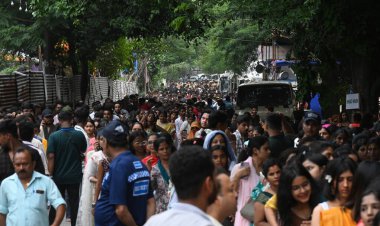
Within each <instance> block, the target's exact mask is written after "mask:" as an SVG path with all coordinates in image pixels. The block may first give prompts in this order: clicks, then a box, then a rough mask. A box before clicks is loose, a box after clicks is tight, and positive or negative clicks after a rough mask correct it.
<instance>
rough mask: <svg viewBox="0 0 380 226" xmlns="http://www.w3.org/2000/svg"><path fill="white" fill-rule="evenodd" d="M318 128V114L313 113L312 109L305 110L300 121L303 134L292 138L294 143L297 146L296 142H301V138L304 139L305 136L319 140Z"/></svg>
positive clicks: (319, 125) (319, 126)
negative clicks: (301, 121)
mask: <svg viewBox="0 0 380 226" xmlns="http://www.w3.org/2000/svg"><path fill="white" fill-rule="evenodd" d="M320 129H321V117H320V116H319V115H318V113H315V112H313V111H307V112H305V115H304V117H303V123H302V130H303V135H302V137H297V138H296V139H295V140H294V145H295V146H296V147H297V145H298V144H302V143H303V142H302V140H305V138H307V139H314V140H321V137H320V136H319V130H320Z"/></svg>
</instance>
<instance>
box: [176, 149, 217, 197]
mask: <svg viewBox="0 0 380 226" xmlns="http://www.w3.org/2000/svg"><path fill="white" fill-rule="evenodd" d="M214 169H215V167H214V163H213V162H212V160H211V157H210V155H209V154H208V153H207V152H206V151H204V150H203V148H201V147H199V146H196V145H192V146H183V147H181V149H180V150H179V151H177V152H176V153H174V154H173V155H172V156H171V158H170V160H169V171H170V174H171V175H170V177H171V180H172V182H173V184H174V186H175V188H176V192H177V195H178V198H179V199H181V200H189V199H194V198H197V197H198V196H199V194H200V191H201V188H202V185H203V183H204V181H205V179H206V178H207V177H211V178H213V175H214Z"/></svg>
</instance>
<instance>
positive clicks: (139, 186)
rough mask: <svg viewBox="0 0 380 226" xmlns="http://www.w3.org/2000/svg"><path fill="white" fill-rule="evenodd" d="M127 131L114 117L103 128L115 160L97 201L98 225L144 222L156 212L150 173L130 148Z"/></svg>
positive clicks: (108, 148) (108, 147)
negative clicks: (128, 148)
mask: <svg viewBox="0 0 380 226" xmlns="http://www.w3.org/2000/svg"><path fill="white" fill-rule="evenodd" d="M127 131H128V129H127V128H126V127H125V126H124V125H123V124H122V123H121V122H120V121H118V120H114V121H111V122H110V123H109V124H107V125H106V127H104V129H103V130H102V131H101V136H102V137H103V138H104V139H105V140H106V141H105V145H106V152H107V153H108V154H110V155H111V156H112V158H113V160H112V163H111V165H110V170H109V172H108V173H107V174H106V175H105V176H104V179H103V183H102V193H101V196H100V199H99V200H98V201H97V202H96V205H95V225H99V226H101V225H102V226H103V225H114V226H118V225H120V226H122V225H143V224H144V223H145V222H146V220H147V218H149V217H150V216H151V215H153V214H154V210H155V202H154V198H153V191H152V189H151V185H150V174H149V171H148V169H147V168H146V167H145V165H144V164H143V163H142V162H141V161H140V160H139V159H138V158H137V157H136V156H134V155H133V154H132V153H131V152H130V151H128V150H127V143H128V141H127V135H128V132H127Z"/></svg>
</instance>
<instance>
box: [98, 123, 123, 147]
mask: <svg viewBox="0 0 380 226" xmlns="http://www.w3.org/2000/svg"><path fill="white" fill-rule="evenodd" d="M100 133H101V136H102V137H104V138H106V139H107V141H111V142H114V143H118V142H125V141H126V139H127V136H128V129H127V127H126V126H125V125H124V124H122V123H121V122H120V121H119V120H113V121H111V122H110V123H108V124H107V125H106V126H105V127H104V128H103V129H102V130H101V132H100Z"/></svg>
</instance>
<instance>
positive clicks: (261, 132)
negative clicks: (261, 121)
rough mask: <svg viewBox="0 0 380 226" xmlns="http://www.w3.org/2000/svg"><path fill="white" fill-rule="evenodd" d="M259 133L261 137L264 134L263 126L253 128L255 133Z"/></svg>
mask: <svg viewBox="0 0 380 226" xmlns="http://www.w3.org/2000/svg"><path fill="white" fill-rule="evenodd" d="M255 130H256V131H257V132H258V133H259V134H260V135H263V134H264V129H263V127H261V126H253V131H255Z"/></svg>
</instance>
